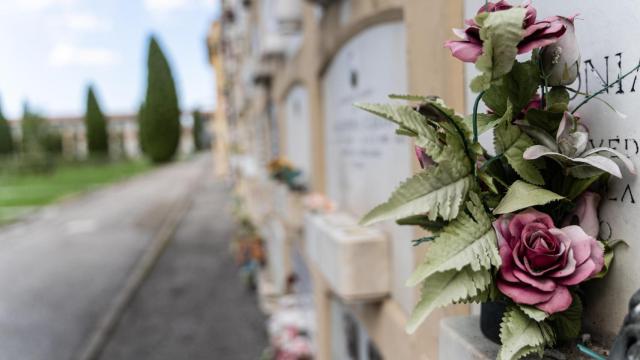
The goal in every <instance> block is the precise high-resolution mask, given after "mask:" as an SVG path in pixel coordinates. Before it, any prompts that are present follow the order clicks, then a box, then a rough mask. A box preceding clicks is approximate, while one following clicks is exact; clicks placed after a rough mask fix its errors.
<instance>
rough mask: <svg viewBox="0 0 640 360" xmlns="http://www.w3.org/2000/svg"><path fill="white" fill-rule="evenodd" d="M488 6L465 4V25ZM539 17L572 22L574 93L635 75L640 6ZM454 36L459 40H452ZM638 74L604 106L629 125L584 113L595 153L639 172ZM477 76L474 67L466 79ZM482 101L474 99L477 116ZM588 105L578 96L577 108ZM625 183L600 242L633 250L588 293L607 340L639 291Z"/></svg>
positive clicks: (634, 183)
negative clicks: (620, 157)
mask: <svg viewBox="0 0 640 360" xmlns="http://www.w3.org/2000/svg"><path fill="white" fill-rule="evenodd" d="M483 3H484V1H468V0H467V1H466V4H465V5H466V10H465V12H466V16H465V17H466V18H469V17H472V16H473V14H474V13H475V12H476V11H477V9H478V8H479V7H480V6H482V4H483ZM533 4H534V6H536V8H537V9H538V17H539V18H545V17H548V16H553V15H563V16H572V15H575V14H579V15H578V17H577V20H576V34H577V36H578V41H579V45H580V49H581V52H582V61H581V76H580V79H579V80H578V81H576V83H574V84H573V85H572V87H573V88H575V89H579V90H580V91H581V92H584V93H594V92H596V91H598V90H599V89H601V88H602V87H603V86H605V85H606V84H611V83H613V82H614V81H616V80H617V79H618V77H619V76H621V74H624V73H627V72H629V71H630V70H631V69H633V68H634V67H635V66H636V65H638V63H639V61H640V47H639V46H638V41H640V27H638V24H639V23H640V2H638V1H634V0H618V1H615V2H606V1H600V0H563V1H535V2H534V3H533ZM452 36H453V35H452ZM638 75H639V74H638V72H636V73H634V74H632V75H631V76H629V77H627V78H626V79H625V80H623V81H622V83H620V84H619V85H616V86H614V87H612V88H611V89H609V90H608V92H607V93H604V94H603V95H602V96H601V98H602V100H604V101H606V102H608V103H609V104H611V105H612V106H613V107H614V108H615V109H616V110H618V111H619V112H621V113H623V114H625V115H626V118H623V117H621V116H619V115H618V114H616V113H615V112H614V111H612V110H611V109H609V108H608V107H607V105H605V104H604V103H603V102H600V101H597V100H596V101H591V102H590V103H589V104H588V105H587V106H584V107H582V108H581V109H580V113H581V114H582V115H583V119H584V120H585V122H586V123H587V124H588V126H589V129H590V130H591V139H590V147H594V146H595V147H598V146H608V147H612V148H614V149H617V150H619V151H621V152H623V153H625V154H627V155H628V156H629V157H630V158H631V159H632V160H633V162H634V163H635V165H636V168H640V79H638ZM473 76H474V69H473V66H467V80H470V79H471V78H472V77H473ZM474 98H475V95H473V94H471V93H468V96H467V105H468V106H467V110H468V111H470V109H471V105H472V102H473V99H474ZM582 99H584V98H583V97H582V96H578V97H577V98H576V99H574V100H573V104H574V105H576V104H577V103H578V102H580V101H581V100H582ZM623 173H624V175H625V178H624V179H623V180H613V181H612V182H611V189H610V194H609V198H608V199H605V201H604V203H603V206H602V208H601V237H602V238H603V239H624V240H625V241H626V242H627V243H628V244H629V247H625V246H620V247H618V249H617V251H616V259H615V261H614V264H613V268H612V270H611V272H610V273H609V276H608V277H607V278H606V279H605V280H604V281H598V282H597V283H595V284H593V286H590V287H589V289H587V294H588V295H587V298H586V313H585V326H586V329H587V330H589V331H592V332H594V333H597V334H599V335H602V336H605V337H611V336H612V335H613V334H615V333H617V332H618V330H619V327H620V325H621V324H622V320H623V318H624V315H625V314H626V312H627V302H628V300H629V298H630V297H631V295H632V294H633V293H634V292H635V291H636V290H637V289H638V288H640V261H638V258H639V256H640V239H638V236H637V234H638V233H637V232H636V231H637V228H636V226H638V221H639V220H640V183H639V182H638V178H637V177H633V176H630V175H629V174H628V173H626V172H624V171H623Z"/></svg>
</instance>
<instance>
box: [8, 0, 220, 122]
mask: <svg viewBox="0 0 640 360" xmlns="http://www.w3.org/2000/svg"><path fill="white" fill-rule="evenodd" d="M219 1H220V0H0V49H2V50H0V104H1V107H2V111H3V113H4V115H5V116H6V117H8V118H11V119H15V118H19V117H20V116H21V115H22V108H23V103H24V102H25V101H28V102H29V105H30V108H31V109H34V110H36V111H38V112H39V113H42V114H43V115H46V116H73V115H81V114H83V113H84V108H85V102H86V88H87V85H88V84H90V83H91V84H94V86H95V88H96V91H97V95H98V100H99V101H100V105H101V106H102V109H103V111H104V112H105V113H107V114H120V113H131V112H136V111H137V109H138V107H139V105H140V102H141V101H142V99H143V97H144V92H145V86H146V54H147V47H148V36H149V34H151V33H153V34H155V35H156V36H157V37H158V39H159V42H160V45H161V46H162V48H163V50H164V52H165V55H166V56H167V58H168V60H169V63H170V65H171V67H172V71H173V76H174V78H175V80H176V86H177V89H178V96H179V99H180V106H181V108H182V109H183V110H191V109H193V108H196V107H198V108H200V109H207V110H211V109H213V107H214V106H215V80H214V75H213V70H212V68H211V67H210V65H209V63H208V59H207V48H206V35H207V31H208V29H209V26H210V24H211V21H212V20H213V19H214V18H215V17H216V16H217V14H218V13H219V11H220V10H219Z"/></svg>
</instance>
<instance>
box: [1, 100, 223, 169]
mask: <svg viewBox="0 0 640 360" xmlns="http://www.w3.org/2000/svg"><path fill="white" fill-rule="evenodd" d="M202 116H204V117H205V118H206V119H209V121H207V122H206V123H207V124H210V123H213V118H214V114H213V113H211V112H203V113H202ZM106 118H107V131H108V133H109V155H110V156H111V157H112V158H127V159H137V158H140V157H142V150H141V148H140V142H139V134H138V115H137V114H117V115H107V117H106ZM46 120H47V122H49V123H50V124H51V125H53V127H54V128H55V129H56V130H58V131H59V132H60V134H61V136H62V153H63V155H64V157H65V158H67V159H76V160H81V159H85V158H86V157H87V156H88V148H87V137H86V127H85V118H84V116H65V117H47V118H46ZM180 122H181V123H182V135H181V137H180V148H179V153H180V154H183V155H184V154H190V153H192V152H194V150H195V146H194V139H193V114H192V113H183V114H182V117H181V120H180ZM10 125H11V128H12V132H13V134H14V139H17V140H19V139H20V138H21V130H20V121H19V120H13V121H11V122H10ZM210 134H212V132H211V131H210V129H208V128H207V129H206V130H205V136H211V135H210Z"/></svg>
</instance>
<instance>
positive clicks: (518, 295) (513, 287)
mask: <svg viewBox="0 0 640 360" xmlns="http://www.w3.org/2000/svg"><path fill="white" fill-rule="evenodd" d="M496 284H497V286H498V289H499V290H500V291H501V292H502V293H503V294H505V295H506V296H508V297H509V298H511V300H513V301H515V302H516V303H518V304H525V305H535V304H539V303H543V302H547V301H549V299H551V298H552V297H553V292H545V291H541V290H538V289H536V288H533V287H531V286H527V285H520V284H513V283H509V282H506V281H504V280H502V279H500V278H498V279H497V280H496Z"/></svg>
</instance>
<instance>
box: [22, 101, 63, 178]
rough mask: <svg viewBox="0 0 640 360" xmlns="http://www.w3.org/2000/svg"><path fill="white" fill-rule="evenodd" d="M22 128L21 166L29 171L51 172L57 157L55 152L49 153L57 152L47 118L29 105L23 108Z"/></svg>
mask: <svg viewBox="0 0 640 360" xmlns="http://www.w3.org/2000/svg"><path fill="white" fill-rule="evenodd" d="M21 128H22V144H21V145H22V146H21V149H22V152H21V166H22V167H23V168H24V169H25V170H28V171H36V172H44V171H51V170H52V169H53V167H54V165H55V164H54V162H55V160H54V155H56V154H55V151H54V152H50V151H49V150H56V149H52V148H54V147H55V146H54V145H52V143H53V141H52V138H51V134H52V132H53V131H54V130H53V129H52V128H51V126H50V125H49V123H48V122H47V121H46V120H45V118H44V117H42V116H40V115H39V114H37V113H35V112H33V111H32V110H31V109H30V108H29V105H28V104H27V103H25V104H24V107H23V115H22V121H21ZM54 136H55V135H54ZM54 141H55V140H54Z"/></svg>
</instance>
